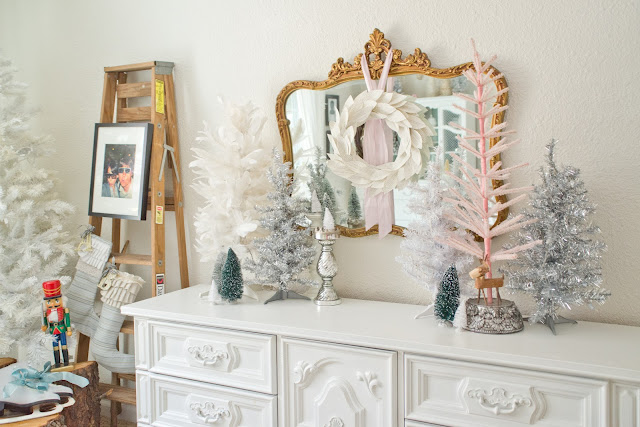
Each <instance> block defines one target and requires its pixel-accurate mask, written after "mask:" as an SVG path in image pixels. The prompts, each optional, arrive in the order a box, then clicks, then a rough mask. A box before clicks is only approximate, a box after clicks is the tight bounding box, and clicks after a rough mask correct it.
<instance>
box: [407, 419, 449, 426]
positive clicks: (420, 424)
mask: <svg viewBox="0 0 640 427" xmlns="http://www.w3.org/2000/svg"><path fill="white" fill-rule="evenodd" d="M441 426H442V425H441V424H427V423H421V422H419V421H413V420H405V421H404V427H441Z"/></svg>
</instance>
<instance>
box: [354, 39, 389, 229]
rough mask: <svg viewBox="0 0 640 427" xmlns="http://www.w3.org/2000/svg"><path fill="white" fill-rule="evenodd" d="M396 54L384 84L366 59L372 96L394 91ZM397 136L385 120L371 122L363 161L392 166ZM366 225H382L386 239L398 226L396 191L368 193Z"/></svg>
mask: <svg viewBox="0 0 640 427" xmlns="http://www.w3.org/2000/svg"><path fill="white" fill-rule="evenodd" d="M392 59H393V53H392V52H391V51H390V52H388V53H387V58H386V59H385V61H384V68H383V69H382V74H381V76H380V80H378V81H377V82H376V81H373V80H372V79H371V75H370V73H369V65H368V64H367V55H366V53H365V54H364V55H362V74H363V75H364V81H365V83H366V84H367V90H368V91H369V92H371V91H373V90H384V89H385V87H386V90H387V92H390V91H392V90H393V78H390V79H388V80H387V77H388V75H389V69H390V68H391V61H392ZM392 140H393V134H392V133H391V129H389V127H388V126H387V125H386V124H385V123H384V120H383V119H370V120H367V122H366V123H365V124H364V137H363V142H362V154H363V155H362V157H363V159H364V161H365V162H367V163H369V164H370V165H374V166H379V165H382V164H385V163H389V162H391V161H392V159H393V143H392ZM364 221H365V229H367V230H368V229H370V228H371V227H373V226H374V225H376V224H378V238H380V239H382V238H383V237H384V236H386V235H387V234H389V233H390V232H391V229H392V227H393V223H394V222H395V213H394V205H393V191H388V192H386V193H380V194H376V195H371V190H370V189H369V188H365V190H364Z"/></svg>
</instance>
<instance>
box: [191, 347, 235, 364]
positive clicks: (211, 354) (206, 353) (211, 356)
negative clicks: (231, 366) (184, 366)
mask: <svg viewBox="0 0 640 427" xmlns="http://www.w3.org/2000/svg"><path fill="white" fill-rule="evenodd" d="M187 351H188V352H189V354H191V356H192V357H193V358H194V360H196V361H198V362H200V363H202V364H203V365H204V366H206V365H215V364H216V363H218V362H219V361H221V360H223V359H228V358H229V353H227V352H226V351H220V350H215V349H214V348H213V346H211V345H208V344H207V345H203V346H199V345H192V346H189V347H187Z"/></svg>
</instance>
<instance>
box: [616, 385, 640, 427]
mask: <svg viewBox="0 0 640 427" xmlns="http://www.w3.org/2000/svg"><path fill="white" fill-rule="evenodd" d="M611 408H612V409H611V411H612V413H611V420H612V423H611V425H612V426H616V427H638V426H640V387H639V386H638V385H637V384H622V383H614V384H613V385H612V386H611Z"/></svg>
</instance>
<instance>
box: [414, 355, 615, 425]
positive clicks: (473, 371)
mask: <svg viewBox="0 0 640 427" xmlns="http://www.w3.org/2000/svg"><path fill="white" fill-rule="evenodd" d="M607 393H608V385H607V382H605V381H596V380H590V379H584V378H577V377H569V376H563V375H553V374H544V373H541V372H533V371H526V370H519V369H510V368H500V367H495V366H490V365H486V364H481V363H478V364H474V363H466V362H458V361H451V360H445V359H439V358H432V357H425V356H416V355H405V396H406V397H405V406H406V408H405V409H406V414H405V416H406V418H410V419H413V420H418V421H425V422H432V423H436V424H445V425H455V426H492V427H493V426H496V427H497V426H517V425H536V426H557V427H578V426H580V427H583V426H584V427H591V426H606V425H607V418H608V414H607Z"/></svg>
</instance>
